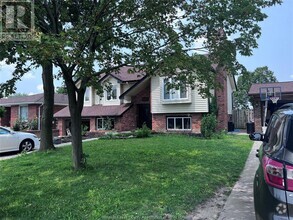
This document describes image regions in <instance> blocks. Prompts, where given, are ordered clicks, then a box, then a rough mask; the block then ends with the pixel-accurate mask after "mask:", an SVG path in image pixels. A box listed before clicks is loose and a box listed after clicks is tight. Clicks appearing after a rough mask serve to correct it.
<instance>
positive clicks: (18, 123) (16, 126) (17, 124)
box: [12, 119, 22, 131]
mask: <svg viewBox="0 0 293 220" xmlns="http://www.w3.org/2000/svg"><path fill="white" fill-rule="evenodd" d="M21 127H22V126H21V121H20V120H19V119H17V120H16V121H15V123H14V125H13V126H12V129H13V130H14V131H20V130H21Z"/></svg>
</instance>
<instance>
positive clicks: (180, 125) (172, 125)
mask: <svg viewBox="0 0 293 220" xmlns="http://www.w3.org/2000/svg"><path fill="white" fill-rule="evenodd" d="M167 130H191V118H190V117H168V118H167Z"/></svg>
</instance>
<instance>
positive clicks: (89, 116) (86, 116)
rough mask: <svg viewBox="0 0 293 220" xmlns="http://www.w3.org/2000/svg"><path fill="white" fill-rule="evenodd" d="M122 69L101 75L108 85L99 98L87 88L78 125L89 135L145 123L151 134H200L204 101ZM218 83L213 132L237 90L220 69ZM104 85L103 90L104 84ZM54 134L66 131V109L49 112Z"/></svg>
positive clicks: (223, 124) (228, 112) (224, 121)
mask: <svg viewBox="0 0 293 220" xmlns="http://www.w3.org/2000/svg"><path fill="white" fill-rule="evenodd" d="M129 69H131V67H122V68H120V70H119V71H118V73H111V74H108V75H105V76H103V77H101V79H100V83H101V84H102V85H109V83H110V87H111V90H108V89H105V90H104V92H103V94H97V91H96V90H95V89H94V88H92V87H89V88H87V89H86V93H85V98H84V108H83V111H82V123H83V125H86V126H87V128H88V130H89V131H90V132H102V133H103V132H105V131H106V130H111V129H114V130H116V131H130V130H134V129H136V128H139V127H141V126H142V125H143V124H144V123H145V124H146V125H147V126H148V127H149V128H151V129H152V130H153V131H156V132H190V133H200V125H201V118H202V116H203V114H205V113H208V112H209V103H210V100H209V99H208V98H203V97H202V96H201V95H200V94H199V91H198V90H197V89H191V88H190V87H186V88H181V89H178V90H176V89H171V90H168V89H167V86H166V83H167V82H168V81H169V80H170V79H167V78H165V77H159V76H154V77H148V76H146V74H145V73H144V72H137V73H129V72H128V71H129ZM218 81H219V82H220V83H221V84H222V86H223V88H222V89H218V90H216V92H215V95H216V97H217V100H218V129H227V127H228V121H229V119H230V118H231V115H232V93H233V91H235V89H236V84H235V79H234V77H233V76H227V74H226V72H225V71H222V72H221V73H220V74H219V76H218ZM104 87H106V86H104ZM54 117H55V118H56V119H57V121H58V129H59V132H60V133H59V134H60V135H61V136H63V135H66V130H67V129H68V128H70V113H69V107H66V108H64V109H62V110H60V111H59V112H57V113H55V114H54Z"/></svg>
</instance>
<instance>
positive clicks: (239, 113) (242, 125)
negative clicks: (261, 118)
mask: <svg viewBox="0 0 293 220" xmlns="http://www.w3.org/2000/svg"><path fill="white" fill-rule="evenodd" d="M232 120H233V122H234V126H235V128H238V129H246V123H247V122H253V121H254V116H253V110H251V109H236V110H233V113H232Z"/></svg>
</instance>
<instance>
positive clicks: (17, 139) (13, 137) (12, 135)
mask: <svg viewBox="0 0 293 220" xmlns="http://www.w3.org/2000/svg"><path fill="white" fill-rule="evenodd" d="M39 147H40V140H39V138H38V137H37V136H36V135H34V134H31V133H26V132H16V131H12V130H10V129H9V128H5V127H1V126H0V153H3V152H10V151H20V152H22V151H31V150H33V149H38V148H39Z"/></svg>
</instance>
